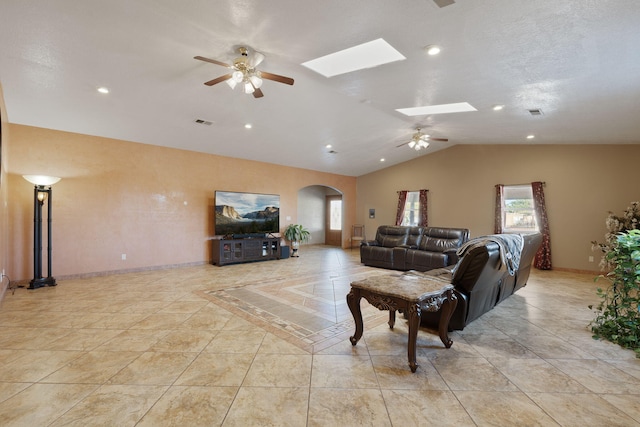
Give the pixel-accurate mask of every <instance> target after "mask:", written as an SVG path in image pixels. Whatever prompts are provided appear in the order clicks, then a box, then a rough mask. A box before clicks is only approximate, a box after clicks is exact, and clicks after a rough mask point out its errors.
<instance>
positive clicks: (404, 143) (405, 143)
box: [396, 141, 411, 148]
mask: <svg viewBox="0 0 640 427" xmlns="http://www.w3.org/2000/svg"><path fill="white" fill-rule="evenodd" d="M410 142H411V141H407V142H403V143H402V144H400V145H396V148H398V147H402V146H403V145H407V144H408V143H410Z"/></svg>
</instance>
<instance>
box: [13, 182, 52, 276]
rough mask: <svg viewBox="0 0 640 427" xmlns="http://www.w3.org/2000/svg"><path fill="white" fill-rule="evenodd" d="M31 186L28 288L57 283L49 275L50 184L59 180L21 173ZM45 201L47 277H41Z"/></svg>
mask: <svg viewBox="0 0 640 427" xmlns="http://www.w3.org/2000/svg"><path fill="white" fill-rule="evenodd" d="M22 177H23V178H24V179H26V180H27V181H29V182H30V183H32V184H33V185H34V188H33V279H32V280H31V281H30V282H29V288H28V289H37V288H41V287H43V286H55V285H57V283H56V279H55V278H54V277H53V276H52V275H51V247H52V246H51V196H52V192H51V186H52V185H53V184H55V183H56V182H58V181H60V178H57V177H55V176H44V175H23V176H22ZM45 202H47V277H42V206H43V205H44V203H45Z"/></svg>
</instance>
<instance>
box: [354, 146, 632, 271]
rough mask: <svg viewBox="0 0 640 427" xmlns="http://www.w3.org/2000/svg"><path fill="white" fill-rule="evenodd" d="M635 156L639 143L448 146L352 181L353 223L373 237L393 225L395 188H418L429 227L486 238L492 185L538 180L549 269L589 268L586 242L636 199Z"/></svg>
mask: <svg viewBox="0 0 640 427" xmlns="http://www.w3.org/2000/svg"><path fill="white" fill-rule="evenodd" d="M638 159H640V145H617V146H605V145H561V146H555V145H526V146H516V145H507V146H498V145H491V146H475V145H459V146H454V147H452V148H450V149H447V150H442V151H438V152H436V153H433V154H430V155H425V156H422V157H418V158H417V159H415V160H412V161H409V162H406V163H403V164H400V165H396V166H393V167H389V168H387V169H384V170H382V171H378V172H375V173H371V174H368V175H364V176H361V177H358V183H357V194H358V203H357V207H356V221H357V222H363V223H364V224H365V225H366V231H367V236H368V237H370V238H373V237H374V236H375V230H376V228H377V226H378V225H382V224H393V223H394V222H395V211H396V204H397V191H399V190H419V189H422V188H426V189H428V190H429V209H428V214H429V225H432V226H443V227H447V226H449V227H466V228H469V229H470V230H471V234H472V236H474V237H475V236H481V235H484V234H491V233H493V215H494V203H495V193H494V186H495V185H496V184H506V185H508V184H522V183H529V182H531V181H545V182H546V187H545V197H546V201H547V210H548V216H549V225H550V234H551V250H552V261H553V266H554V267H556V268H566V269H575V270H588V271H597V270H598V261H599V257H600V254H598V253H594V252H592V251H591V243H590V242H591V241H592V240H599V241H601V240H602V238H603V236H604V233H605V231H606V228H605V225H604V220H605V217H606V215H607V213H608V211H614V212H616V213H618V214H621V213H622V211H623V210H624V209H625V208H626V207H627V206H628V205H629V203H630V202H632V201H636V200H639V199H640V187H639V186H638V171H637V162H638ZM369 208H375V209H376V218H375V219H369V218H368V210H369ZM589 256H594V258H595V260H594V262H589V261H588V258H589Z"/></svg>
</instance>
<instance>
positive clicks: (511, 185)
mask: <svg viewBox="0 0 640 427" xmlns="http://www.w3.org/2000/svg"><path fill="white" fill-rule="evenodd" d="M533 182H536V181H533ZM540 182H542V186H543V187H546V185H547V183H546V182H544V181H540ZM498 185H502V186H507V187H515V186H516V185H531V182H525V183H524V184H496V185H495V186H496V187H497V186H498Z"/></svg>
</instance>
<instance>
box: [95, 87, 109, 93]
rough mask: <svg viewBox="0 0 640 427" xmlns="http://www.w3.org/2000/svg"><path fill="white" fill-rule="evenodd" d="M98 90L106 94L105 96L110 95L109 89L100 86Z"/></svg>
mask: <svg viewBox="0 0 640 427" xmlns="http://www.w3.org/2000/svg"><path fill="white" fill-rule="evenodd" d="M97 90H98V92H100V93H104V94H107V93H109V88H108V87H104V86H100V87H99V88H98V89H97Z"/></svg>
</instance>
